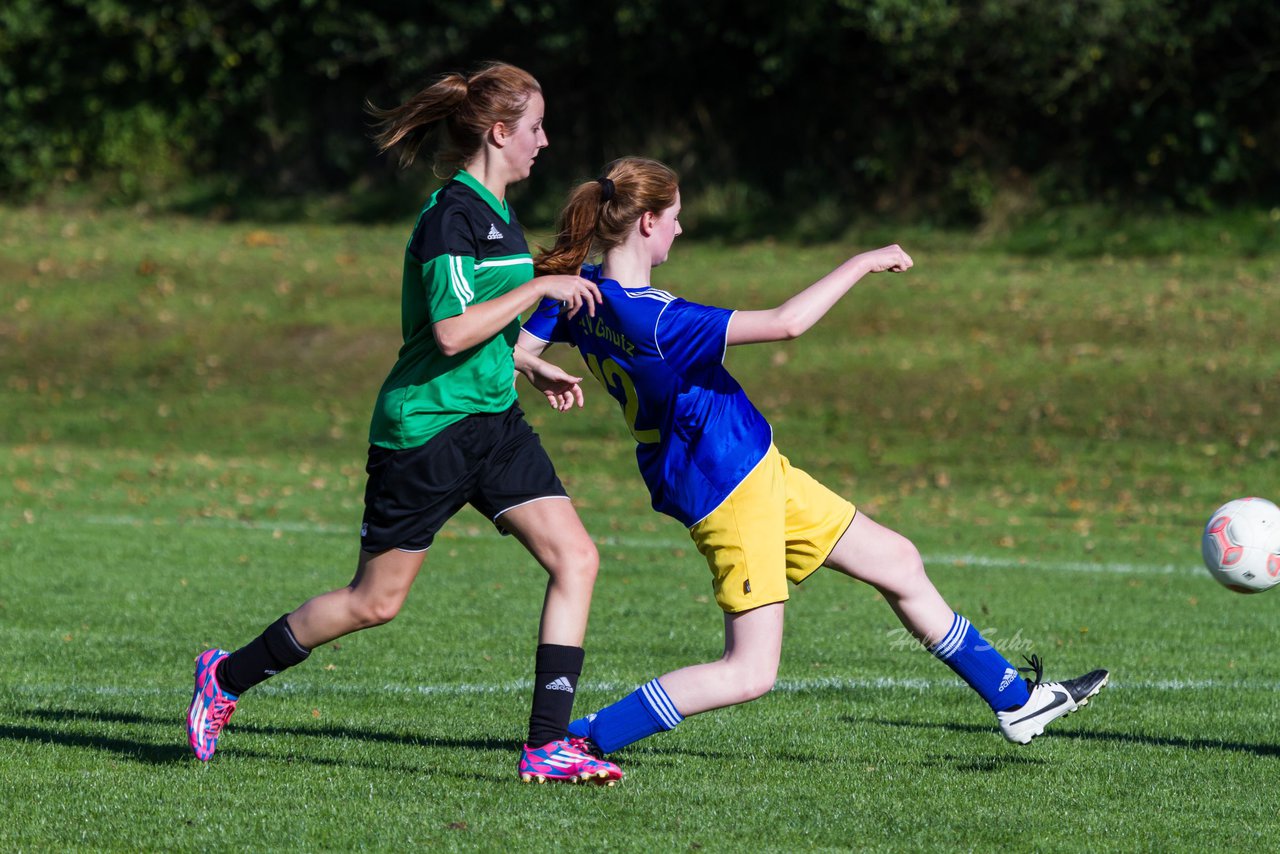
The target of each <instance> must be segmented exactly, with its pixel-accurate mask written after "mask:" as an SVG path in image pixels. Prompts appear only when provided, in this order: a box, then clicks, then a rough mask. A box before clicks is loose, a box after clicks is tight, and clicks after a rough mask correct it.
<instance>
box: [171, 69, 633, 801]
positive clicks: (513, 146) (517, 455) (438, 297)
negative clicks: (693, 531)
mask: <svg viewBox="0 0 1280 854" xmlns="http://www.w3.org/2000/svg"><path fill="white" fill-rule="evenodd" d="M370 112H371V113H372V114H373V115H374V116H375V118H377V119H378V121H379V124H378V133H377V135H376V140H377V142H378V145H379V147H380V149H381V150H382V151H384V152H385V151H387V150H388V149H390V148H392V147H393V146H397V145H399V146H402V148H401V157H400V160H401V165H406V166H407V165H408V164H410V163H412V161H413V159H414V157H415V155H416V153H417V152H418V150H419V149H420V148H421V146H422V144H423V142H424V141H425V140H426V138H427V135H428V134H430V133H432V132H433V131H435V130H436V128H437V127H439V128H440V130H441V131H442V133H441V139H442V141H443V142H442V146H441V148H440V149H439V150H438V151H437V153H436V158H435V167H436V171H437V174H438V175H439V176H440V177H442V178H447V179H448V180H447V181H446V183H445V184H444V186H443V187H441V188H440V189H439V190H438V191H437V192H436V193H435V194H433V195H432V196H431V198H430V200H429V201H428V202H427V204H426V205H425V206H424V207H423V209H422V211H421V213H420V214H419V215H418V219H417V223H416V224H415V226H414V229H413V232H412V234H411V235H410V237H409V241H408V244H407V246H406V247H405V255H404V282H403V292H402V299H401V312H402V323H401V326H402V333H403V337H404V345H403V346H402V347H401V348H400V353H399V357H398V359H397V361H396V363H395V365H394V367H392V369H391V371H390V373H389V374H388V376H387V378H386V380H385V381H384V383H383V385H382V389H381V391H380V392H379V394H378V399H377V403H376V405H375V407H374V411H373V418H372V423H371V425H370V436H369V441H370V447H369V459H368V466H367V471H368V482H367V485H366V488H365V510H364V519H363V523H362V525H361V528H360V545H361V551H360V558H359V563H358V565H357V568H356V573H355V577H354V578H353V579H352V581H351V583H350V584H348V585H347V586H345V587H342V588H339V589H337V590H332V591H330V592H328V593H323V594H321V595H319V596H316V597H314V598H312V599H309V600H307V601H306V602H304V603H303V604H302V605H301V606H299V607H298V608H297V609H296V610H294V611H292V612H290V613H288V614H286V615H284V616H282V617H281V618H280V619H278V620H276V621H275V622H274V623H272V624H271V625H270V626H268V627H267V628H266V630H265V631H263V632H262V634H261V635H259V636H258V637H257V638H256V639H255V640H253V641H251V642H250V643H248V644H247V645H245V646H243V647H241V648H240V649H238V650H236V651H235V652H232V653H227V652H224V651H223V650H220V649H210V650H206V651H205V652H204V653H202V654H201V655H200V656H199V657H198V658H197V659H196V676H195V694H194V696H193V698H192V701H191V706H190V708H189V710H188V713H187V733H188V740H189V742H190V744H191V747H192V749H193V750H194V751H195V754H196V756H197V757H198V758H200V759H201V760H205V761H207V760H208V759H210V758H211V757H212V756H213V752H214V750H215V748H216V746H217V741H218V736H219V734H220V733H221V730H222V728H223V726H224V725H225V724H226V722H227V720H228V719H229V718H230V716H231V713H232V712H233V711H234V710H235V707H236V703H237V701H238V699H239V697H240V696H241V694H242V693H243V692H244V691H246V690H248V689H249V688H251V687H253V686H254V685H257V684H258V683H260V682H262V681H263V680H265V679H267V678H269V677H271V676H274V675H275V674H277V673H279V672H281V671H282V670H285V669H286V668H289V667H292V666H293V665H295V664H299V663H301V662H302V661H303V660H304V659H306V658H307V656H308V655H309V654H310V652H311V650H313V649H314V648H316V647H317V646H319V645H321V644H324V643H328V642H329V641H332V640H334V639H336V638H340V637H342V636H343V635H346V634H349V633H351V632H354V631H357V630H359V629H364V628H369V627H371V626H377V625H382V624H384V623H386V622H388V621H390V620H391V619H392V618H393V617H395V616H396V614H397V613H398V612H399V611H400V608H401V606H402V605H403V604H404V601H405V598H406V597H407V596H408V594H409V589H410V587H411V586H412V585H413V582H414V579H415V578H416V577H417V575H418V571H419V569H420V568H421V567H422V564H423V561H424V559H425V557H426V554H427V549H428V548H429V547H430V546H431V543H432V540H433V538H434V537H435V534H436V532H438V531H439V530H440V528H441V526H443V525H444V523H445V522H446V521H447V520H448V519H449V518H450V517H452V516H453V515H454V514H455V513H457V512H458V510H459V509H461V508H462V506H463V505H464V504H471V505H472V506H474V507H475V508H477V509H478V510H479V511H480V512H482V513H484V514H485V515H486V516H488V517H489V518H490V519H491V520H492V521H493V523H494V524H495V525H496V526H497V528H498V529H499V531H502V532H503V533H510V534H512V535H514V536H515V537H516V539H518V540H519V541H520V542H521V544H523V545H524V546H525V548H527V549H528V550H529V552H530V553H531V554H532V555H533V556H534V557H535V558H536V559H537V560H538V562H539V563H540V564H541V565H542V566H543V567H544V568H545V569H546V571H547V573H548V574H549V576H550V579H549V581H548V584H547V592H546V597H545V599H544V602H543V606H542V621H541V625H540V628H539V636H538V647H537V651H536V655H535V663H534V677H535V679H534V691H533V707H532V711H531V713H530V718H529V736H528V741H527V743H526V744H525V745H524V747H523V749H522V750H521V752H520V758H519V760H518V766H517V770H518V773H519V775H520V778H521V779H523V780H525V781H526V782H529V781H533V780H537V781H539V782H544V781H546V780H561V781H568V782H578V781H588V782H593V783H602V784H608V785H612V784H613V783H614V782H615V781H617V780H619V779H621V778H622V772H621V770H619V768H618V766H617V765H615V764H613V763H611V762H607V761H604V760H602V759H600V758H598V757H596V756H593V755H591V754H590V753H589V752H588V751H587V749H586V745H585V743H584V742H583V741H582V740H580V739H575V738H570V737H569V736H568V730H567V725H568V723H569V719H570V717H571V714H572V710H573V699H574V693H575V690H576V686H577V681H578V677H579V675H580V673H581V671H582V662H583V650H582V642H583V638H584V637H585V634H586V628H587V612H588V609H589V607H590V604H591V592H592V588H593V585H594V583H595V578H596V572H597V570H598V567H599V555H598V554H597V551H596V547H595V545H594V543H592V541H591V539H590V537H589V536H588V535H587V532H586V530H585V529H584V528H583V526H582V522H581V521H580V520H579V518H578V515H577V513H576V512H575V511H574V508H573V505H572V504H571V503H570V501H569V500H568V496H567V495H566V494H565V491H564V487H563V486H562V485H561V483H560V480H559V479H558V478H557V476H556V473H555V469H554V468H553V466H552V464H551V461H550V459H549V458H548V457H547V454H546V452H545V451H544V450H543V448H542V445H541V443H540V442H539V440H538V437H537V435H536V434H535V433H534V432H533V430H532V429H531V428H530V427H529V425H528V424H527V423H526V422H525V420H524V414H523V412H521V410H520V407H519V405H518V403H517V401H516V390H515V387H514V377H515V375H516V374H517V373H519V374H522V375H524V376H525V377H526V378H527V379H528V380H529V381H530V382H531V383H532V384H533V385H534V386H535V387H536V388H538V389H539V390H541V391H542V392H543V393H544V394H545V395H546V396H547V399H548V401H549V402H550V403H551V405H552V406H553V407H554V408H556V409H558V410H562V411H563V410H565V409H568V408H570V407H571V406H573V405H574V404H575V403H576V404H577V405H579V406H580V405H581V401H582V392H581V390H580V389H579V386H578V383H579V382H580V378H578V377H574V376H572V375H570V374H569V373H568V372H566V371H564V370H562V369H560V368H558V367H556V366H554V365H551V364H549V363H547V362H544V361H542V360H541V359H539V358H537V357H536V356H533V355H530V354H528V353H525V352H524V351H519V350H516V349H515V347H514V345H515V341H516V338H517V336H518V334H519V330H520V317H519V315H520V312H521V311H522V310H524V309H525V308H527V307H529V306H531V305H533V304H534V303H536V302H537V301H538V300H540V299H544V298H547V299H551V300H554V301H556V302H557V303H559V304H561V305H562V306H563V307H564V308H565V311H566V313H567V314H570V315H572V314H576V313H577V312H579V311H586V312H587V313H589V314H594V312H595V307H596V304H597V303H598V302H599V299H600V294H599V290H598V289H597V287H596V286H595V285H594V284H592V283H590V282H588V281H586V280H584V279H581V278H579V277H577V276H569V275H561V276H541V277H537V278H534V271H533V260H532V257H531V256H530V254H529V247H528V245H527V244H526V242H525V238H524V233H523V231H522V229H521V228H520V223H519V221H518V220H517V219H516V215H515V211H514V210H512V208H511V206H510V205H509V204H507V201H506V190H507V187H508V186H510V185H511V184H513V183H515V182H517V181H521V180H523V179H524V178H526V177H528V175H529V172H530V170H531V169H532V168H533V163H534V160H535V158H536V157H537V155H538V153H539V152H540V151H541V150H542V149H543V148H545V147H546V146H547V136H546V132H545V130H544V129H543V112H544V101H543V96H542V91H541V87H540V86H539V85H538V82H537V81H536V80H535V79H534V78H533V77H532V76H531V75H529V74H528V73H527V72H525V71H523V70H521V69H519V68H516V67H514V66H511V65H506V64H501V63H495V64H490V65H487V66H485V67H483V68H481V69H480V70H478V71H476V72H475V73H473V74H470V75H463V74H456V73H455V74H446V75H444V76H442V77H440V78H438V79H437V80H435V81H434V82H432V84H431V85H429V86H428V87H426V88H425V89H423V90H422V91H421V92H419V93H418V94H417V95H415V96H413V97H412V98H410V99H409V100H408V101H406V102H405V103H404V104H401V105H400V106H398V107H395V108H392V109H388V110H379V109H376V108H373V107H370Z"/></svg>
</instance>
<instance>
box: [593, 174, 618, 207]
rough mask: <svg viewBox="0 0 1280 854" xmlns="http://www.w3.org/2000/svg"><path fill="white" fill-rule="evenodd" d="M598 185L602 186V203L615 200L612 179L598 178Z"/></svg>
mask: <svg viewBox="0 0 1280 854" xmlns="http://www.w3.org/2000/svg"><path fill="white" fill-rule="evenodd" d="M596 183H598V184H599V185H600V201H602V202H607V201H609V200H610V199H612V198H613V191H614V186H613V180H612V179H611V178H597V179H596Z"/></svg>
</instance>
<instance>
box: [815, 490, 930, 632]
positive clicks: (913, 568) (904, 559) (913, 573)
mask: <svg viewBox="0 0 1280 854" xmlns="http://www.w3.org/2000/svg"><path fill="white" fill-rule="evenodd" d="M826 566H829V567H831V568H832V569H834V570H838V571H839V572H843V573H844V574H845V575H848V576H850V577H852V578H856V579H858V580H859V581H865V582H866V583H868V584H870V585H871V586H872V587H874V588H875V589H876V590H878V591H879V592H880V594H881V595H882V596H884V598H885V601H886V602H888V603H889V607H890V608H892V609H893V610H894V612H895V613H896V614H897V615H898V619H899V620H901V621H902V625H904V626H905V627H906V628H907V630H908V631H909V632H911V633H912V634H913V635H915V636H916V637H917V638H919V639H920V641H921V642H922V643H924V644H925V645H926V646H932V645H934V644H936V643H937V642H938V641H940V640H942V638H943V637H944V636H945V635H946V633H947V630H948V629H950V628H951V621H952V619H953V618H954V615H955V612H954V611H953V610H952V609H951V606H950V605H948V604H947V603H946V602H945V601H944V600H943V598H942V595H941V594H940V593H938V589H937V588H936V587H934V586H933V582H932V581H930V580H929V576H928V575H926V574H925V571H924V562H923V561H922V560H921V559H920V552H919V551H917V550H916V547H915V546H914V545H912V543H911V541H910V540H908V539H907V538H906V537H904V536H902V535H901V534H899V533H897V532H896V531H892V530H890V529H888V528H886V527H884V526H883V525H880V524H878V523H876V522H874V521H872V520H871V519H870V518H869V517H867V516H866V515H865V514H863V513H861V512H859V513H858V515H856V516H855V517H854V518H853V524H851V525H850V526H849V529H848V530H847V531H845V532H844V535H843V536H841V537H840V540H839V541H838V542H837V543H836V546H835V548H834V549H832V550H831V554H830V555H828V556H827V560H826Z"/></svg>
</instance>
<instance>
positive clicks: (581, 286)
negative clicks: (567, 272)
mask: <svg viewBox="0 0 1280 854" xmlns="http://www.w3.org/2000/svg"><path fill="white" fill-rule="evenodd" d="M539 279H540V281H541V282H542V283H543V288H544V290H543V294H542V295H543V296H544V297H550V298H551V299H553V300H555V301H556V302H558V303H560V305H562V306H564V310H565V312H566V313H567V314H568V315H569V317H573V316H574V315H575V314H577V313H578V312H579V311H580V310H581V309H583V308H586V310H587V314H589V315H591V316H592V317H595V316H596V305H597V304H598V303H600V302H602V301H603V298H602V297H601V296H600V288H599V287H598V286H597V285H596V283H595V282H591V281H588V280H586V279H584V278H582V277H581V276H559V275H557V276H540V277H539Z"/></svg>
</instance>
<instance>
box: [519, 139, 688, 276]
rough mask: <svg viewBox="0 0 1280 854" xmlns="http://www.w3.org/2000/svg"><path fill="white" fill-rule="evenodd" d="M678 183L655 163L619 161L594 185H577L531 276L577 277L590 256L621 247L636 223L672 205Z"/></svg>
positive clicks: (674, 175) (670, 173)
mask: <svg viewBox="0 0 1280 854" xmlns="http://www.w3.org/2000/svg"><path fill="white" fill-rule="evenodd" d="M679 189H680V179H679V176H677V175H676V173H675V172H674V171H672V169H670V168H669V167H668V166H666V165H664V164H662V163H659V162H658V161H656V160H646V159H644V158H642V157H623V158H621V159H619V160H615V161H613V162H612V163H610V164H609V165H608V166H606V167H605V168H604V172H603V173H602V174H601V176H600V177H599V178H597V179H596V180H594V181H587V182H585V183H583V184H579V185H578V186H577V187H575V188H574V189H573V191H572V192H570V193H569V200H568V201H567V202H566V203H565V206H564V208H563V209H562V210H561V211H560V216H559V217H558V218H557V220H556V242H555V245H554V246H553V247H552V248H551V249H543V250H541V251H540V252H539V253H538V257H537V258H535V259H534V261H533V267H534V274H535V275H538V276H546V275H550V274H564V275H577V274H578V271H579V270H581V269H582V265H583V264H585V263H586V262H587V260H588V259H589V258H591V257H592V256H593V255H598V254H601V253H604V252H608V251H609V250H610V249H613V248H614V247H615V246H620V245H622V243H623V242H624V241H625V240H626V239H627V235H628V234H630V233H631V229H632V227H634V226H635V224H636V220H638V219H640V217H641V216H642V215H643V214H644V213H645V211H653V212H654V213H661V212H662V211H664V210H666V209H667V208H669V207H671V206H672V205H674V204H675V203H676V193H677V191H678V190H679Z"/></svg>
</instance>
